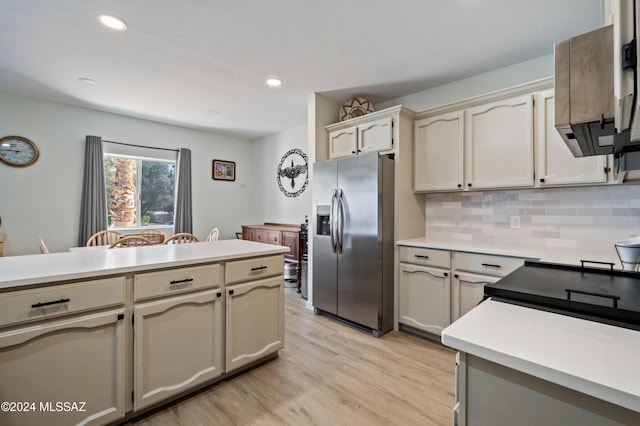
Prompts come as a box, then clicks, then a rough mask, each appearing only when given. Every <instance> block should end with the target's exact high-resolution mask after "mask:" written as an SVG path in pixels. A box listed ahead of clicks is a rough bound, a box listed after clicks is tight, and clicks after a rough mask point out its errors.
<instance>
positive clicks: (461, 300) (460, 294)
mask: <svg viewBox="0 0 640 426" xmlns="http://www.w3.org/2000/svg"><path fill="white" fill-rule="evenodd" d="M498 280H500V277H491V276H488V275H477V274H468V273H464V272H456V273H455V274H454V276H453V291H452V296H451V297H452V303H451V305H452V311H451V322H454V321H456V320H457V319H458V318H460V317H461V316H463V315H464V314H466V313H467V312H469V311H470V310H471V309H473V308H475V307H476V306H477V305H478V303H480V302H482V298H483V296H484V285H485V284H492V283H495V282H498Z"/></svg>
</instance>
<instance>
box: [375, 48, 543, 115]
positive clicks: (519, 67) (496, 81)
mask: <svg viewBox="0 0 640 426" xmlns="http://www.w3.org/2000/svg"><path fill="white" fill-rule="evenodd" d="M552 76H553V55H547V56H541V57H539V58H535V59H531V60H529V61H525V62H520V63H517V64H514V65H510V66H508V67H504V68H500V69H497V70H494V71H490V72H487V73H484V74H478V75H474V76H473V77H469V78H466V79H464V80H458V81H454V82H453V83H448V84H443V85H442V86H438V87H434V88H431V89H428V90H424V91H422V92H417V93H413V94H410V95H407V96H403V97H400V98H397V99H391V100H390V101H387V102H381V103H380V104H376V109H377V110H381V109H384V108H389V107H392V106H395V105H404V106H406V107H408V108H410V109H412V110H414V111H416V112H420V111H423V110H425V109H429V108H433V107H436V106H440V105H445V104H449V103H452V102H456V101H459V100H463V99H467V98H472V97H474V96H480V95H484V94H487V93H491V92H495V91H497V90H502V89H506V88H509V87H512V86H517V85H519V84H523V83H529V82H531V81H535V80H539V79H541V78H547V77H552Z"/></svg>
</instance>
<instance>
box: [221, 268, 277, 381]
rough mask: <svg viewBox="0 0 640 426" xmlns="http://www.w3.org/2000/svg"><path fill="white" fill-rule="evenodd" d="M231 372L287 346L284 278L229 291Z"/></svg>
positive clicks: (237, 287)
mask: <svg viewBox="0 0 640 426" xmlns="http://www.w3.org/2000/svg"><path fill="white" fill-rule="evenodd" d="M226 292H227V312H226V316H227V321H226V343H227V344H226V355H227V356H226V366H227V367H226V371H227V373H228V372H230V371H233V370H235V369H236V368H239V367H242V366H243V365H246V364H249V363H251V362H253V361H257V360H259V359H261V358H264V357H265V356H266V355H269V354H272V353H275V352H277V351H278V350H280V349H282V347H283V346H284V279H283V277H282V276H278V277H274V278H268V279H264V280H259V281H251V282H248V283H246V284H238V285H234V286H230V287H227V288H226Z"/></svg>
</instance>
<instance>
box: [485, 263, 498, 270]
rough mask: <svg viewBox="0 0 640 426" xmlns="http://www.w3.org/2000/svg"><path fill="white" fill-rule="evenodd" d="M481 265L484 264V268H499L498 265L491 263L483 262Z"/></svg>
mask: <svg viewBox="0 0 640 426" xmlns="http://www.w3.org/2000/svg"><path fill="white" fill-rule="evenodd" d="M482 266H484V267H485V268H496V269H500V265H493V264H491V263H483V264H482Z"/></svg>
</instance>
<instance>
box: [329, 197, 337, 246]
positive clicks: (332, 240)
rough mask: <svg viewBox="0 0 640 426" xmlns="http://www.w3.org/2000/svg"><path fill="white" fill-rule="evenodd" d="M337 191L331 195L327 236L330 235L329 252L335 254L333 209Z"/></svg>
mask: <svg viewBox="0 0 640 426" xmlns="http://www.w3.org/2000/svg"><path fill="white" fill-rule="evenodd" d="M336 194H337V190H336V189H335V188H334V189H333V191H332V193H331V210H329V235H331V251H332V252H333V253H335V252H336V227H335V226H334V219H335V213H334V212H335V208H336V201H337V195H336Z"/></svg>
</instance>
